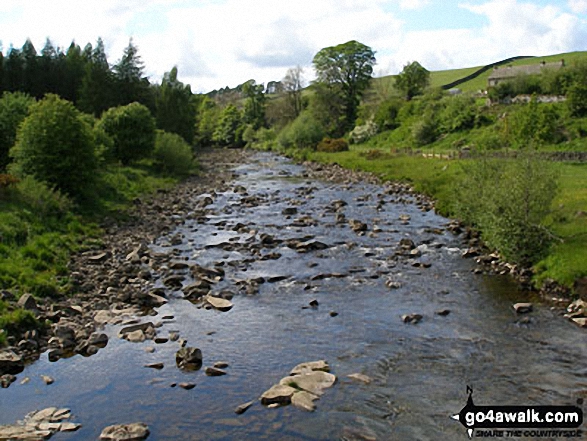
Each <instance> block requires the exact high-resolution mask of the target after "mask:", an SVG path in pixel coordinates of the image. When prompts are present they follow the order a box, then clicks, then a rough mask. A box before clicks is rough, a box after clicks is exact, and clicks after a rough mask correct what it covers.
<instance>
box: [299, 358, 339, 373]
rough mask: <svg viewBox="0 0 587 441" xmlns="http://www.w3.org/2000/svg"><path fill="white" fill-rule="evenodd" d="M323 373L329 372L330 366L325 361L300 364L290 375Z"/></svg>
mask: <svg viewBox="0 0 587 441" xmlns="http://www.w3.org/2000/svg"><path fill="white" fill-rule="evenodd" d="M313 371H323V372H330V366H329V365H328V362H326V361H325V360H318V361H309V362H306V363H300V364H298V365H297V366H296V367H295V368H293V369H292V370H291V372H290V374H291V375H299V374H305V373H307V372H313Z"/></svg>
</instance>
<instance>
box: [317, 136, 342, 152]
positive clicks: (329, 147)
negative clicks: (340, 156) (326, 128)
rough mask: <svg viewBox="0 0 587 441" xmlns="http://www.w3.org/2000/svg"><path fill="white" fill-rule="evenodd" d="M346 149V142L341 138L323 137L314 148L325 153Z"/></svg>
mask: <svg viewBox="0 0 587 441" xmlns="http://www.w3.org/2000/svg"><path fill="white" fill-rule="evenodd" d="M348 149H349V144H348V142H346V140H344V139H342V138H335V139H333V138H324V139H323V140H322V141H320V143H319V144H318V147H317V148H316V150H318V151H319V152H325V153H336V152H346V151H347V150H348Z"/></svg>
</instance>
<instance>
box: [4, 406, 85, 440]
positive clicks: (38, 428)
mask: <svg viewBox="0 0 587 441" xmlns="http://www.w3.org/2000/svg"><path fill="white" fill-rule="evenodd" d="M70 417H71V411H70V410H69V409H58V408H57V407H48V408H46V409H43V410H40V411H35V412H31V413H30V414H28V415H27V416H26V417H25V418H24V419H23V420H22V421H18V422H17V423H16V424H11V425H5V426H0V440H30V441H33V440H43V439H49V438H50V437H51V436H52V435H54V434H55V433H57V432H74V431H76V430H78V429H79V428H80V427H81V425H80V424H76V423H71V422H67V421H63V420H66V419H69V418H70Z"/></svg>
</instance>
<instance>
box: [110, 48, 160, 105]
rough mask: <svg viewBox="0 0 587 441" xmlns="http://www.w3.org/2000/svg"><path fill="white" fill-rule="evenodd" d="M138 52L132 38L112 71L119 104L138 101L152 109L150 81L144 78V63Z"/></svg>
mask: <svg viewBox="0 0 587 441" xmlns="http://www.w3.org/2000/svg"><path fill="white" fill-rule="evenodd" d="M138 52H139V49H138V48H137V46H135V45H134V44H133V41H132V38H131V39H130V40H129V42H128V46H127V47H126V48H125V49H124V53H123V55H122V58H121V59H120V61H119V62H118V63H117V64H116V65H115V66H114V67H113V69H112V70H113V71H114V78H115V80H116V83H117V84H116V86H117V87H116V89H117V104H118V105H125V104H130V103H132V102H135V101H136V102H138V103H141V104H145V105H146V106H148V107H152V103H150V102H149V101H150V97H149V95H150V93H149V80H148V79H147V78H144V77H143V70H144V63H143V61H142V60H141V57H140V56H139V55H138ZM150 104H151V105H150Z"/></svg>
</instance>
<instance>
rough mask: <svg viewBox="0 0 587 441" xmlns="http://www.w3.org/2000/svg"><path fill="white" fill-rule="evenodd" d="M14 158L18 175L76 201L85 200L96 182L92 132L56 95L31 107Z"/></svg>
mask: <svg viewBox="0 0 587 441" xmlns="http://www.w3.org/2000/svg"><path fill="white" fill-rule="evenodd" d="M11 155H12V156H13V158H14V160H15V164H14V167H13V170H14V171H15V173H16V174H17V175H19V176H27V175H31V176H33V177H34V178H35V179H37V180H39V181H43V182H45V183H47V184H48V185H50V186H55V187H56V188H57V189H58V190H59V191H62V192H64V193H66V194H68V195H70V196H72V197H74V198H79V197H81V196H84V195H85V194H86V192H87V190H88V189H89V188H90V187H91V185H92V183H93V181H94V176H95V171H96V167H97V163H96V156H95V151H94V136H93V134H92V129H91V127H90V126H89V125H88V124H87V123H86V122H85V120H84V119H83V118H82V116H81V113H80V112H79V111H78V110H77V109H76V108H75V107H74V106H73V104H72V103H70V102H69V101H66V100H63V99H61V98H60V97H58V96H57V95H52V94H50V95H47V96H46V97H45V98H44V99H43V100H41V101H39V102H38V103H36V104H34V105H33V106H31V110H30V115H29V116H28V117H27V118H26V119H25V120H24V121H23V123H22V125H21V126H20V129H19V131H18V135H17V141H16V145H15V146H14V148H13V149H12V150H11Z"/></svg>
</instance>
